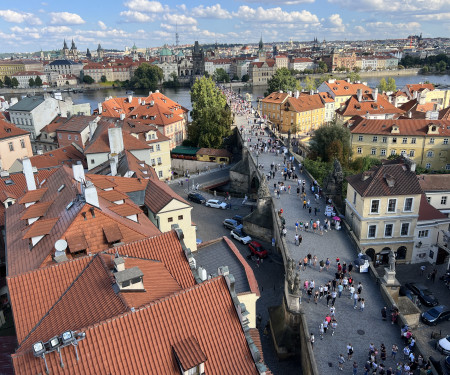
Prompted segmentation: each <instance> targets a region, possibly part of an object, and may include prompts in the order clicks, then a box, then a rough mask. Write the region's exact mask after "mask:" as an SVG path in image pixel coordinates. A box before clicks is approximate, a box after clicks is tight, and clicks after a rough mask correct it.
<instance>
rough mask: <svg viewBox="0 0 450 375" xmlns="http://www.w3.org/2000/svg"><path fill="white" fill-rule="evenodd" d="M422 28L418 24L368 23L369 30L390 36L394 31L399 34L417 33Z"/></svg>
mask: <svg viewBox="0 0 450 375" xmlns="http://www.w3.org/2000/svg"><path fill="white" fill-rule="evenodd" d="M420 27H421V26H420V23H418V22H404V23H392V22H382V21H379V22H368V23H366V28H367V29H369V30H373V31H376V32H377V33H383V34H390V33H391V32H392V30H398V31H399V32H402V31H403V32H411V31H417V30H420Z"/></svg>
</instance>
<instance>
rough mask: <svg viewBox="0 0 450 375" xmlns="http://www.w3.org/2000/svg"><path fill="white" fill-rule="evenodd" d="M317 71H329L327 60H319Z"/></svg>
mask: <svg viewBox="0 0 450 375" xmlns="http://www.w3.org/2000/svg"><path fill="white" fill-rule="evenodd" d="M317 72H318V73H326V72H328V66H327V64H326V63H325V61H319V63H318V64H317Z"/></svg>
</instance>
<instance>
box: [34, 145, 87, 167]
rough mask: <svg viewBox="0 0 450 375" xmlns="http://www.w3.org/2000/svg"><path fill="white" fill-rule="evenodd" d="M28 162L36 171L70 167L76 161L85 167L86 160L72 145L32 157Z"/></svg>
mask: <svg viewBox="0 0 450 375" xmlns="http://www.w3.org/2000/svg"><path fill="white" fill-rule="evenodd" d="M30 160H31V165H33V166H34V167H36V168H37V169H43V168H55V167H58V166H60V165H63V164H65V165H68V166H72V165H73V164H76V163H77V162H78V161H80V162H81V163H82V164H83V165H84V166H85V167H87V165H86V158H85V157H84V155H83V153H82V152H80V151H79V150H78V149H77V148H76V147H75V146H74V145H68V146H64V147H60V148H57V149H55V150H52V151H48V152H46V153H44V154H42V155H35V156H32V157H31V158H30Z"/></svg>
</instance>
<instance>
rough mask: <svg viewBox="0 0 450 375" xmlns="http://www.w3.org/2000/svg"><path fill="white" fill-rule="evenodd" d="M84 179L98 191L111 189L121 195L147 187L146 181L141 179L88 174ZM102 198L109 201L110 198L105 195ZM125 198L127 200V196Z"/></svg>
mask: <svg viewBox="0 0 450 375" xmlns="http://www.w3.org/2000/svg"><path fill="white" fill-rule="evenodd" d="M86 177H87V178H88V179H89V180H91V181H92V182H93V183H94V185H95V186H96V187H98V188H100V189H108V188H111V187H112V188H114V190H115V191H119V192H121V193H130V192H133V191H141V190H144V189H145V188H146V186H147V181H144V180H142V179H141V180H139V179H138V178H131V177H121V176H105V175H98V174H90V173H88V174H86ZM102 194H103V193H102ZM104 198H106V199H109V198H110V197H109V196H108V195H107V196H105V197H104ZM125 198H128V196H125ZM122 199H123V198H122Z"/></svg>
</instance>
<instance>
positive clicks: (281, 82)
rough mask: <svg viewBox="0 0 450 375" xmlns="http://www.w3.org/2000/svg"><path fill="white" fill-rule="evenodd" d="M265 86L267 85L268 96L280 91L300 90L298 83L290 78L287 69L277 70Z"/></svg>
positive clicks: (290, 75)
mask: <svg viewBox="0 0 450 375" xmlns="http://www.w3.org/2000/svg"><path fill="white" fill-rule="evenodd" d="M267 84H268V85H269V89H268V91H269V94H270V93H272V92H275V91H280V90H282V91H284V92H286V91H294V90H299V89H300V83H299V82H298V81H297V79H296V78H295V77H293V76H292V74H291V72H290V71H289V69H288V68H280V69H277V71H276V72H275V74H274V75H273V77H272V78H271V79H269V80H268V81H267Z"/></svg>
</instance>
